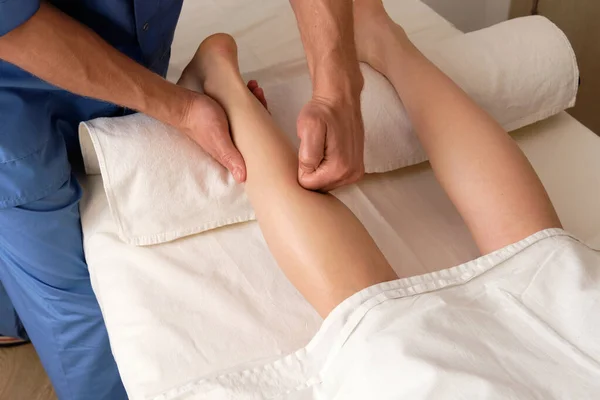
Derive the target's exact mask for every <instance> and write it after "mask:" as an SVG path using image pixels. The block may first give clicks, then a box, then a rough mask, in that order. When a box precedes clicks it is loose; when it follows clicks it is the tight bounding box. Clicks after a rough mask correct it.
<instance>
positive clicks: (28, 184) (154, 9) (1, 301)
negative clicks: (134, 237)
mask: <svg viewBox="0 0 600 400" xmlns="http://www.w3.org/2000/svg"><path fill="white" fill-rule="evenodd" d="M182 1H183V0H50V3H52V4H53V5H54V6H56V7H57V8H59V9H61V10H62V11H63V12H65V13H66V14H68V15H70V16H71V17H73V18H75V19H77V20H79V21H80V22H82V23H83V24H85V25H87V26H88V27H90V28H91V29H93V30H94V31H95V32H96V33H98V34H99V35H100V36H102V37H103V38H104V39H105V40H106V41H107V42H108V43H110V44H111V45H112V46H114V47H115V48H117V49H118V50H120V51H121V52H123V53H125V54H127V55H128V56H129V57H131V58H132V59H134V60H135V61H137V62H139V63H140V64H142V65H144V66H146V67H147V68H149V69H151V70H153V71H154V72H156V73H158V74H161V75H163V76H164V74H165V73H166V70H167V65H168V62H169V56H170V47H171V42H172V40H173V33H174V30H175V26H176V24H177V20H178V18H179V13H180V11H181V5H182ZM39 3H40V0H0V36H2V35H5V34H7V33H9V32H10V31H11V30H13V29H15V28H17V27H18V26H20V25H21V24H23V23H25V22H26V21H27V20H28V19H29V18H31V16H32V15H33V14H35V12H36V11H37V10H38V8H39ZM23 51H28V49H23ZM125 112H126V111H125V110H123V109H122V108H120V107H117V106H115V105H112V104H109V103H105V102H101V101H96V100H92V99H88V98H83V97H80V96H76V95H73V94H71V93H68V92H65V91H63V90H60V89H58V88H56V87H54V86H52V85H50V84H48V83H46V82H43V81H41V80H40V79H37V78H36V77H34V76H32V75H31V74H29V73H27V72H25V71H23V70H21V69H19V68H17V67H15V66H13V65H11V64H9V63H6V62H3V61H1V60H0V334H2V335H7V336H20V337H23V336H24V335H25V330H26V332H27V334H28V335H29V338H30V339H31V340H32V342H33V344H34V345H35V347H36V349H37V351H38V353H39V355H40V358H41V360H42V363H43V364H44V367H45V369H46V371H47V372H48V374H49V376H50V379H51V380H52V383H53V385H54V387H55V390H56V392H57V395H58V397H59V399H61V400H63V399H66V400H82V399H90V400H91V399H94V400H97V399H110V400H119V399H125V398H126V394H125V391H124V389H123V385H122V383H121V380H120V377H119V373H118V371H117V367H116V365H115V362H114V359H113V357H112V354H111V352H110V347H109V343H108V337H107V333H106V329H105V327H104V321H103V319H102V314H101V313H100V308H99V306H98V303H97V301H96V298H95V296H94V293H93V292H92V288H91V285H90V278H89V273H88V269H87V266H86V263H85V258H84V254H83V248H82V237H81V225H80V219H79V199H80V197H81V188H80V187H79V185H78V183H77V181H76V179H75V178H74V176H73V174H72V168H77V167H80V165H81V154H80V150H79V143H78V139H77V125H78V123H79V122H80V121H84V120H89V119H91V118H96V117H106V116H116V115H123V114H124V113H125ZM23 327H24V328H25V330H24V329H23Z"/></svg>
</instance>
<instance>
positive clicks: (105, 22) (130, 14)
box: [0, 0, 183, 208]
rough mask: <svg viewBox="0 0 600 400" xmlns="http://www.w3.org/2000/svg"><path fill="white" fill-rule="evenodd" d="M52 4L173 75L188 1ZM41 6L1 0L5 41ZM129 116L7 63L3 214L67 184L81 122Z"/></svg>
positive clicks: (1, 134) (0, 103)
mask: <svg viewBox="0 0 600 400" xmlns="http://www.w3.org/2000/svg"><path fill="white" fill-rule="evenodd" d="M50 3H52V4H53V5H54V6H55V7H57V8H59V9H60V10H62V11H63V12H64V13H66V14H68V15H70V16H71V17H73V18H75V19H77V20H79V21H80V22H82V23H83V24H85V25H87V26H88V27H90V28H91V29H92V30H94V31H95V32H96V33H97V34H99V35H100V36H102V37H103V38H104V39H105V40H106V41H107V42H108V43H110V44H111V45H112V46H114V47H115V48H116V49H118V50H119V51H121V52H122V53H124V54H126V55H128V56H129V57H131V58H132V59H134V60H135V61H137V62H138V63H140V64H142V65H144V66H146V67H147V68H149V69H151V70H152V71H154V72H156V73H158V74H160V75H163V76H164V75H165V74H166V71H167V67H168V62H169V56H170V48H171V43H172V41H173V33H174V31H175V26H176V24H177V20H178V19H179V13H180V12H181V6H182V3H183V0H50ZM39 4H40V0H0V36H2V35H5V34H7V33H8V32H10V31H11V30H13V29H15V28H17V27H18V26H20V25H21V24H23V23H24V22H26V21H27V20H28V19H29V18H31V16H32V15H33V14H35V12H36V11H37V10H38V8H39ZM23 51H28V50H27V49H23ZM126 112H127V111H126V110H124V109H123V108H121V107H118V106H115V105H113V104H109V103H106V102H102V101H97V100H93V99H89V98H84V97H81V96H76V95H74V94H71V93H68V92H66V91H64V90H61V89H58V88H57V87H55V86H52V85H50V84H48V83H46V82H44V81H42V80H40V79H38V78H36V77H35V76H33V75H31V74H29V73H28V72H25V71H23V70H21V69H20V68H18V67H16V66H14V65H12V64H9V63H7V62H4V61H2V60H0V208H5V207H11V206H16V205H20V204H25V203H28V202H32V201H35V200H39V199H41V198H44V197H45V196H47V195H49V194H51V193H52V192H54V191H55V190H57V189H58V188H59V187H60V186H61V185H62V184H63V183H64V182H65V180H66V179H67V177H68V176H69V174H70V171H71V167H70V162H71V163H74V164H79V163H80V162H81V155H80V150H79V141H78V139H77V126H78V124H79V122H80V121H85V120H89V119H92V118H96V117H101V116H104V117H106V116H116V115H123V114H125V113H126ZM69 157H70V162H69Z"/></svg>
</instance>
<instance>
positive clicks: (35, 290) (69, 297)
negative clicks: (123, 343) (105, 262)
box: [0, 177, 126, 399]
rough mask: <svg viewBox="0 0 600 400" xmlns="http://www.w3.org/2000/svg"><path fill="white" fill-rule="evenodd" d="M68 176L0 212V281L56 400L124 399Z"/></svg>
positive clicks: (77, 196)
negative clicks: (53, 188)
mask: <svg viewBox="0 0 600 400" xmlns="http://www.w3.org/2000/svg"><path fill="white" fill-rule="evenodd" d="M80 197H81V188H80V186H79V184H78V183H77V181H76V180H75V178H74V177H70V178H68V179H67V180H66V181H65V182H64V183H63V185H62V186H60V187H59V189H58V190H56V191H55V192H53V193H52V194H50V195H48V196H46V197H44V198H42V199H40V200H36V201H34V202H30V203H27V204H22V205H20V206H17V207H11V208H5V209H2V210H0V280H1V281H2V283H3V285H4V287H5V288H6V291H7V293H8V295H9V296H10V298H11V300H12V303H13V305H14V307H15V309H16V310H17V312H18V314H19V316H20V318H21V320H22V321H23V324H24V326H25V328H26V329H27V332H28V334H29V336H30V338H31V340H32V342H33V343H34V345H35V347H36V350H37V351H38V353H39V354H40V358H41V360H42V363H43V364H44V367H45V368H46V370H47V371H48V374H49V375H50V378H51V380H52V383H53V384H54V386H55V389H56V391H57V394H58V397H59V398H61V399H63V398H64V399H123V398H126V396H125V393H124V389H123V387H122V384H121V381H120V378H119V374H118V371H117V368H116V365H115V363H114V360H113V357H112V354H111V352H110V347H109V343H108V336H107V333H106V329H105V327H104V321H103V318H102V314H101V312H100V308H99V306H98V303H97V301H96V298H95V296H94V293H93V291H92V287H91V283H90V279H89V274H88V270H87V266H86V263H85V259H84V254H83V245H82V234H81V226H80V220H79V208H78V207H79V199H80Z"/></svg>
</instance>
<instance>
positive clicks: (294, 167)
mask: <svg viewBox="0 0 600 400" xmlns="http://www.w3.org/2000/svg"><path fill="white" fill-rule="evenodd" d="M189 68H191V69H192V71H193V72H194V73H195V74H197V77H198V78H199V79H200V84H202V86H203V87H204V90H205V91H206V93H207V94H209V95H210V96H212V97H213V98H215V99H216V100H217V101H218V102H219V103H221V105H222V106H223V107H224V108H225V111H226V112H227V115H228V117H229V123H230V126H231V131H232V135H233V140H234V142H235V145H236V146H237V148H238V149H239V150H240V152H241V153H242V155H243V156H244V160H245V161H246V167H247V181H246V191H247V193H248V196H249V198H250V201H251V203H252V205H253V206H254V209H255V211H256V215H257V219H258V222H259V224H260V226H261V229H262V232H263V235H264V237H265V239H266V241H267V244H268V245H269V248H270V250H271V252H272V253H273V255H274V256H275V259H276V260H277V262H278V264H279V266H280V267H281V268H282V270H283V271H284V272H285V274H286V275H287V277H288V278H289V279H290V281H291V282H292V283H293V284H294V285H295V286H296V287H297V288H298V290H299V291H300V292H301V293H302V295H303V296H304V297H305V298H306V299H307V300H308V301H309V302H310V303H311V304H312V305H313V307H315V309H316V310H317V311H318V312H319V313H320V314H321V315H323V316H326V315H327V314H329V312H330V311H331V310H332V309H333V308H334V307H335V306H336V305H338V304H339V303H340V302H342V301H343V300H344V299H346V298H347V297H349V296H351V295H352V294H354V293H356V292H358V291H360V290H361V289H364V288H366V287H368V286H371V285H374V284H377V283H380V282H385V281H389V280H394V279H396V278H397V276H396V274H395V273H394V271H393V270H392V268H391V267H390V266H389V264H388V263H387V261H386V260H385V258H384V257H383V255H382V254H381V252H380V251H379V249H378V248H377V246H376V245H375V243H374V242H373V240H372V239H371V237H370V236H369V234H368V233H367V231H366V230H365V228H364V227H363V226H362V225H361V223H360V222H359V221H358V220H357V219H356V217H355V216H354V215H353V214H352V212H351V211H350V210H348V209H347V208H346V207H345V206H344V205H343V204H342V203H341V202H340V201H338V200H337V199H336V198H335V197H333V196H330V195H327V194H320V193H316V192H311V191H307V190H305V189H303V188H302V187H301V186H300V185H299V184H298V181H297V171H298V164H297V162H298V161H297V155H296V154H295V152H294V150H293V148H292V146H291V145H290V143H289V142H288V140H287V138H286V137H285V135H284V134H283V133H282V132H281V131H280V129H279V128H278V127H277V126H276V125H275V124H274V122H273V120H272V119H271V116H270V115H269V113H268V112H267V111H266V110H265V108H264V107H263V106H262V105H261V103H260V102H259V101H258V100H257V99H256V98H255V97H254V96H253V95H252V93H250V91H249V90H248V89H247V88H246V86H245V85H244V82H243V80H242V78H241V76H240V73H239V70H238V64H237V49H236V45H235V42H234V41H233V39H232V38H231V37H230V36H228V35H224V34H218V35H214V36H211V37H210V38H208V39H206V40H205V41H204V42H203V43H202V44H201V45H200V48H199V49H198V52H197V54H196V56H195V58H194V59H193V60H192V63H191V64H190V66H189V67H188V69H189Z"/></svg>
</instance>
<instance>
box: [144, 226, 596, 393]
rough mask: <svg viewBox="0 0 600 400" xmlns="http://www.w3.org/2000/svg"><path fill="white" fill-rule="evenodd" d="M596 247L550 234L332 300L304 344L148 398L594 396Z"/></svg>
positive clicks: (557, 233) (555, 231)
mask: <svg viewBox="0 0 600 400" xmlns="http://www.w3.org/2000/svg"><path fill="white" fill-rule="evenodd" d="M599 267H600V251H598V250H593V249H590V248H589V247H588V246H586V245H585V244H583V243H581V242H579V241H578V240H577V239H576V238H573V237H571V236H569V235H568V234H567V233H566V232H564V231H563V230H560V229H548V230H545V231H541V232H537V233H536V234H534V235H531V236H530V237H528V238H525V239H523V240H521V241H519V242H518V243H514V244H511V245H509V246H506V247H505V248H503V249H500V250H498V251H495V252H493V253H491V254H488V255H486V256H484V257H481V258H478V259H476V260H473V261H470V262H468V263H466V264H462V265H459V266H456V267H454V268H450V269H444V270H442V271H439V272H433V273H430V274H427V275H420V276H415V277H411V278H405V279H399V280H395V281H391V282H385V283H381V284H378V285H374V286H371V287H369V288H366V289H364V290H362V291H360V292H358V293H356V294H354V295H353V296H351V297H350V298H348V299H346V300H345V301H344V302H342V303H341V304H340V305H339V306H338V307H336V308H335V309H334V310H333V311H332V312H331V314H330V315H329V316H328V317H327V318H326V319H325V321H324V322H323V324H322V326H321V328H320V329H319V332H317V334H316V335H315V337H314V338H313V339H312V340H311V341H310V343H309V344H308V345H307V346H306V347H303V348H302V349H300V350H298V351H296V352H294V353H292V354H289V355H286V356H284V357H279V358H277V359H275V360H269V361H267V362H264V363H262V364H261V363H258V364H257V363H255V364H253V365H249V366H241V367H240V368H239V369H236V370H233V371H224V372H219V373H217V374H213V375H209V376H203V377H201V378H199V379H198V380H196V381H193V382H190V383H188V384H186V385H182V386H179V387H177V388H174V389H172V390H168V391H166V392H164V393H162V394H161V395H159V396H156V397H155V400H184V399H186V400H200V399H219V400H262V399H277V400H333V399H340V400H341V399H343V400H364V399H377V400H396V399H411V400H426V399H463V398H466V399H471V398H477V399H485V400H523V399H557V400H558V399H578V400H595V399H596V398H597V397H598V393H600V368H598V364H599V363H600V344H599V343H598V341H597V337H598V335H599V334H600V313H598V310H597V304H598V303H600V290H598V287H599V285H600V274H599V273H598V268H599Z"/></svg>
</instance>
